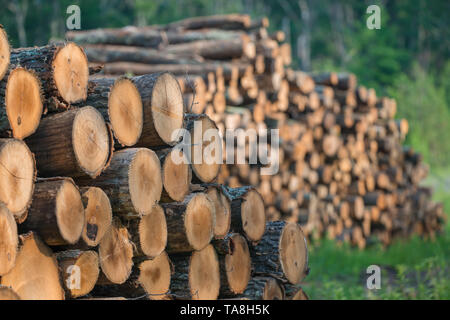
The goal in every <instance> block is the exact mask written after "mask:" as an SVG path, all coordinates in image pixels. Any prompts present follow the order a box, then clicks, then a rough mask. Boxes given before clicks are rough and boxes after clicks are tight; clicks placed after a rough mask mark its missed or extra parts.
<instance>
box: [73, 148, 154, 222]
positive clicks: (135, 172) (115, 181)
mask: <svg viewBox="0 0 450 320" xmlns="http://www.w3.org/2000/svg"><path fill="white" fill-rule="evenodd" d="M76 181H77V184H79V185H80V186H94V187H99V188H101V189H102V190H103V191H104V192H105V193H106V195H107V196H108V197H109V199H110V201H111V207H112V211H113V213H114V215H118V216H122V217H124V218H127V219H135V218H138V217H140V216H142V215H145V214H148V213H149V212H150V211H151V210H152V207H153V205H154V204H156V203H157V202H158V201H159V199H160V197H161V191H162V181H161V165H160V163H159V159H158V157H157V155H156V154H155V152H154V151H152V150H150V149H146V148H129V149H124V150H120V151H116V152H114V155H113V157H112V159H111V163H110V165H109V167H108V168H107V169H106V170H105V171H103V173H102V174H101V175H100V176H99V177H97V178H96V179H94V180H92V179H89V178H87V177H84V178H83V177H80V178H79V179H77V180H76Z"/></svg>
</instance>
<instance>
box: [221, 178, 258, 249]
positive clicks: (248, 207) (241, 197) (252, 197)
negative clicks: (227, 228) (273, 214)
mask: <svg viewBox="0 0 450 320" xmlns="http://www.w3.org/2000/svg"><path fill="white" fill-rule="evenodd" d="M224 192H225V194H226V195H227V197H228V198H229V199H230V200H231V230H232V231H233V232H237V233H244V234H245V236H246V237H247V239H248V240H249V241H250V242H251V243H256V242H258V241H259V240H261V238H262V236H263V234H264V231H265V228H266V217H265V212H264V202H263V199H262V197H261V195H260V194H259V193H258V192H257V191H256V190H255V189H254V188H252V187H242V188H235V189H232V188H224Z"/></svg>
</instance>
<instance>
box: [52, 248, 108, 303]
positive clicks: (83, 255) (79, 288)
mask: <svg viewBox="0 0 450 320" xmlns="http://www.w3.org/2000/svg"><path fill="white" fill-rule="evenodd" d="M56 259H57V260H58V264H59V269H60V272H61V280H62V283H63V287H64V290H65V292H66V294H67V297H68V298H77V297H81V296H84V295H86V294H88V293H89V292H91V291H92V289H93V288H94V286H95V283H96V282H97V279H98V275H99V273H100V269H99V260H98V254H97V252H95V251H80V250H67V251H61V252H58V253H57V254H56Z"/></svg>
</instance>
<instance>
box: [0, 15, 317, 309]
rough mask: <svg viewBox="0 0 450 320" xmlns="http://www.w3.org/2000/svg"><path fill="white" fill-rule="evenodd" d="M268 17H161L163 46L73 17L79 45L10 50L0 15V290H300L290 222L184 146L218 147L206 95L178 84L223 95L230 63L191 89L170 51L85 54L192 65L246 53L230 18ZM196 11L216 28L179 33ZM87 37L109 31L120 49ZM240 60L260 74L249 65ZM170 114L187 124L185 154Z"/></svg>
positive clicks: (212, 295) (84, 293)
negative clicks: (125, 67) (143, 65)
mask: <svg viewBox="0 0 450 320" xmlns="http://www.w3.org/2000/svg"><path fill="white" fill-rule="evenodd" d="M265 23H267V22H266V21H265V20H262V21H261V22H259V23H256V24H255V23H253V22H252V21H251V20H250V19H249V18H248V17H247V16H241V15H231V16H216V17H211V18H195V19H188V20H185V21H181V22H178V23H174V24H171V25H168V26H166V27H165V28H166V29H167V31H166V34H167V35H169V34H170V35H172V36H173V38H171V39H172V40H170V41H174V43H177V45H176V46H175V45H174V46H172V47H171V48H170V52H164V53H161V52H160V51H158V50H152V49H149V47H152V46H154V44H156V43H160V41H168V40H167V38H166V37H165V38H164V39H162V38H161V33H160V31H159V30H157V31H155V30H153V28H148V29H146V31H144V34H140V33H139V32H140V31H139V32H138V33H136V32H135V29H134V28H127V29H126V30H127V31H126V32H125V34H123V33H121V32H119V33H116V32H114V31H111V32H109V31H108V32H107V33H106V34H99V38H96V35H92V34H90V33H89V31H86V32H87V34H88V35H87V39H88V41H89V42H93V44H92V46H91V47H89V48H88V47H86V48H85V50H86V52H87V56H86V54H85V51H84V49H82V47H80V46H78V45H77V44H75V43H74V42H68V43H64V44H52V45H48V46H44V47H35V48H21V49H10V47H9V44H8V41H7V37H6V33H5V32H4V30H3V28H0V110H1V111H0V162H1V164H2V166H0V230H2V232H1V233H0V244H1V246H0V299H2V300H3V299H76V298H83V299H117V300H121V299H123V298H126V299H128V298H133V299H217V298H224V299H228V298H239V299H259V298H264V299H283V298H285V297H286V296H288V297H289V298H290V297H291V295H292V296H293V295H294V294H296V295H297V296H299V297H300V296H301V297H306V295H304V293H303V291H302V289H301V288H300V286H299V284H300V282H301V280H302V279H303V278H304V277H305V276H306V275H307V273H308V271H309V269H308V256H307V246H306V237H305V235H304V233H303V230H302V229H301V228H300V226H299V225H298V224H296V223H291V222H289V223H286V222H279V221H275V222H267V219H266V214H265V205H264V202H263V198H262V197H261V195H260V194H259V192H258V191H257V189H255V188H254V187H249V186H241V187H239V188H231V187H228V186H224V185H221V184H218V183H217V179H218V175H219V170H220V167H221V166H220V163H217V161H212V162H211V161H207V160H208V159H203V160H202V162H199V161H198V160H199V159H196V157H200V159H202V157H204V156H205V154H207V153H206V151H207V150H208V149H211V147H214V150H216V151H215V152H214V153H213V154H212V155H211V156H212V157H214V158H216V159H217V160H221V159H222V157H223V153H222V141H221V137H220V135H219V128H217V125H216V123H215V121H214V120H212V119H211V117H210V116H209V115H208V114H205V113H203V111H206V109H205V110H200V109H199V108H198V107H197V104H196V103H195V104H194V105H192V103H191V102H189V101H186V100H187V99H186V98H189V94H191V95H192V96H191V100H192V98H195V99H198V98H199V97H200V98H202V99H204V101H205V102H206V101H208V103H210V101H213V100H214V101H216V104H217V105H218V106H219V105H220V106H221V107H223V109H225V108H224V107H225V106H226V99H227V96H226V92H225V91H224V90H225V89H226V87H225V83H226V82H225V79H226V77H231V69H232V72H233V77H234V78H233V79H235V80H236V79H238V80H239V78H236V69H235V68H234V66H233V67H232V68H231V69H230V70H225V69H224V70H222V71H220V72H222V75H223V78H221V77H220V76H218V75H216V66H214V68H213V71H212V72H211V73H210V74H209V75H206V76H207V77H208V76H209V77H210V79H214V80H213V81H212V80H211V81H210V82H206V83H205V81H204V80H202V78H200V77H196V78H195V79H193V81H194V82H195V83H197V87H196V88H198V90H200V87H201V86H202V85H203V88H204V93H205V94H206V93H208V94H211V98H205V97H201V96H200V95H197V94H196V92H197V89H196V88H193V89H192V87H191V92H190V93H189V88H188V87H189V85H188V82H187V81H180V80H181V79H177V78H176V77H175V76H173V75H172V74H171V73H170V72H167V71H173V70H171V69H170V67H169V65H168V64H163V67H160V72H153V71H149V72H144V73H142V74H138V73H134V74H135V75H136V76H129V77H125V76H124V73H128V72H120V76H118V77H116V76H108V75H107V74H105V73H97V74H96V75H94V73H96V72H98V71H99V70H100V68H98V67H95V66H91V67H89V66H88V59H89V60H92V62H93V63H96V62H99V61H98V60H97V59H93V58H92V55H93V54H94V53H95V52H96V53H97V54H102V55H105V57H104V58H102V59H119V61H120V59H144V60H145V61H159V60H158V59H160V60H161V61H163V62H162V63H166V62H167V61H171V62H173V63H178V64H181V63H183V65H188V64H190V63H191V62H192V61H197V62H198V61H202V62H201V64H198V66H200V67H202V66H203V65H206V63H205V62H204V60H205V59H230V58H239V57H241V56H242V55H245V56H246V57H248V59H254V58H255V52H256V51H257V50H256V49H257V48H256V47H255V44H254V41H253V40H252V39H251V37H250V36H249V35H247V34H246V33H245V32H240V31H237V32H238V33H240V36H238V37H236V36H235V35H236V30H239V29H242V28H245V29H248V30H253V29H257V28H259V27H260V26H263V24H265ZM203 26H208V27H209V28H217V30H215V31H214V30H213V31H211V33H209V32H203V31H198V32H197V31H196V32H194V33H192V34H191V33H190V32H188V33H186V34H185V35H182V33H183V32H182V31H181V30H184V29H199V28H202V27H203ZM220 28H227V29H229V30H228V31H221V30H219V29H220ZM230 30H235V31H230ZM83 34H84V32H83V33H80V34H79V35H76V37H78V36H83ZM124 35H125V38H124V37H123V36H124ZM96 39H107V40H106V41H109V42H111V44H112V45H113V46H114V47H113V49H114V50H116V49H117V52H118V54H119V58H117V53H116V52H111V51H110V50H109V48H103V47H97V44H95V43H96V42H98V41H96ZM108 39H109V40H108ZM177 39H178V40H177ZM189 39H191V40H189ZM223 39H225V40H226V41H225V43H222V40H223ZM227 39H228V40H229V41H228V40H227ZM194 40H195V42H194ZM123 41H124V42H123ZM130 41H131V42H130ZM209 41H214V43H215V46H214V47H213V48H211V46H210V42H209ZM125 42H126V43H132V44H133V45H136V46H140V51H139V52H138V53H136V52H135V51H134V50H135V49H132V51H131V52H129V51H127V50H128V47H124V46H122V45H123V44H124V43H125ZM102 45H103V44H102ZM189 51H191V53H189V54H188V55H187V56H184V55H185V52H189ZM93 52H94V53H93ZM124 57H128V58H124ZM133 57H134V58H133ZM139 61H141V60H139ZM175 61H176V62H175ZM100 62H101V61H100ZM197 62H196V63H197ZM166 67H167V68H166ZM237 71H238V75H239V72H240V71H239V70H237ZM241 71H242V70H241ZM243 72H244V73H243V74H242V75H243V76H244V75H246V76H247V78H248V80H249V81H250V82H251V83H252V86H254V87H253V88H254V89H257V88H256V87H255V84H256V82H255V81H253V80H251V78H252V73H251V70H250V69H249V68H247V67H245V70H243ZM174 73H175V74H179V73H177V72H174ZM230 79H231V78H230ZM252 81H253V82H252ZM227 83H228V82H227ZM236 89H239V87H238V86H237V87H236ZM183 92H184V93H185V94H184V95H183ZM246 99H247V98H246ZM186 102H189V103H190V104H189V105H188V106H187V107H186V104H185V103H186ZM192 106H196V109H195V111H196V112H193V111H194V110H193V108H192ZM209 114H210V115H211V116H212V115H213V114H212V113H209ZM219 123H220V122H219ZM180 129H186V131H187V132H189V133H190V134H191V137H192V141H191V142H192V143H191V145H189V148H188V150H189V152H187V153H185V151H186V150H184V149H183V148H182V147H181V145H180V136H179V135H178V134H177V132H178V131H179V130H180ZM211 130H212V132H213V133H214V134H213V137H212V138H209V140H207V141H205V139H204V135H206V134H207V133H208V132H211ZM180 159H182V160H186V161H184V162H183V161H182V162H181V163H180V162H179V161H178V160H180ZM196 160H197V161H196Z"/></svg>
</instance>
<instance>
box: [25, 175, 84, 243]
mask: <svg viewBox="0 0 450 320" xmlns="http://www.w3.org/2000/svg"><path fill="white" fill-rule="evenodd" d="M83 226H84V208H83V202H82V201H81V195H80V191H79V189H78V187H77V186H76V185H75V183H74V182H73V180H72V179H70V178H50V179H38V181H37V182H36V185H35V188H34V194H33V202H32V203H31V206H30V208H29V210H28V217H27V219H26V220H25V221H24V222H23V223H22V224H20V226H19V230H20V231H21V232H22V233H23V232H27V231H36V232H37V233H38V234H39V235H40V237H41V238H42V240H43V241H44V242H45V243H46V244H47V245H50V246H58V245H65V244H74V243H76V242H77V241H78V239H79V238H80V236H81V232H82V231H83Z"/></svg>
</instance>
